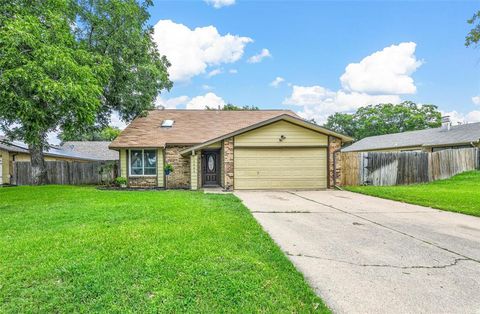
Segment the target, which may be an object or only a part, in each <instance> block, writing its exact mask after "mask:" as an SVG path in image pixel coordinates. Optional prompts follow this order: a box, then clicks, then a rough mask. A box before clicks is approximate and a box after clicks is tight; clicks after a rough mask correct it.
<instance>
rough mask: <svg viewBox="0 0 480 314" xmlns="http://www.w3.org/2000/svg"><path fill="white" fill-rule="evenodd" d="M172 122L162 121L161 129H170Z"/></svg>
mask: <svg viewBox="0 0 480 314" xmlns="http://www.w3.org/2000/svg"><path fill="white" fill-rule="evenodd" d="M174 122H175V121H173V120H163V121H162V128H171V127H172V126H173V123H174Z"/></svg>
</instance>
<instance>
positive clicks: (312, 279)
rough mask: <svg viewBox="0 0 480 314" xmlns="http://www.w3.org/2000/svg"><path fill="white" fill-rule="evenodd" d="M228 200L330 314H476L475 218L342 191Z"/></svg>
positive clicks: (478, 242) (479, 256) (479, 254)
mask: <svg viewBox="0 0 480 314" xmlns="http://www.w3.org/2000/svg"><path fill="white" fill-rule="evenodd" d="M235 194H236V195H237V196H238V197H239V198H240V199H242V200H243V202H244V203H245V205H246V206H247V207H248V208H250V209H251V211H252V213H253V215H254V216H255V218H256V219H257V220H258V221H259V222H260V224H261V225H262V226H263V228H264V229H265V230H266V231H267V232H268V233H269V234H270V235H271V237H272V238H273V239H274V240H275V242H276V243H277V244H278V245H279V246H280V247H281V248H282V250H283V251H284V252H285V253H286V254H287V255H288V257H289V258H290V259H291V260H292V262H293V263H294V264H295V266H296V267H297V269H299V270H300V271H301V272H303V274H304V275H305V277H306V278H307V280H308V282H309V283H310V284H311V285H312V287H314V289H315V291H316V292H317V293H318V294H319V295H320V297H321V298H322V299H323V300H324V301H325V302H326V303H327V305H328V306H329V307H330V308H331V309H332V310H333V311H334V312H336V313H475V314H480V219H479V218H476V217H471V216H466V215H462V214H455V213H450V212H445V211H439V210H435V209H431V208H427V207H421V206H415V205H409V204H404V203H399V202H394V201H389V200H384V199H379V198H375V197H370V196H364V195H360V194H355V193H350V192H343V191H302V192H299V191H292V192H270V191H268V192H267V191H238V192H235Z"/></svg>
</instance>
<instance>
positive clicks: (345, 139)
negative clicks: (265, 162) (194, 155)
mask: <svg viewBox="0 0 480 314" xmlns="http://www.w3.org/2000/svg"><path fill="white" fill-rule="evenodd" d="M281 120H284V121H288V122H290V123H293V124H295V125H298V126H302V127H305V128H307V129H310V130H312V131H315V132H319V133H323V134H326V135H332V136H335V137H338V138H340V139H341V140H342V141H343V142H349V141H352V140H353V139H352V138H351V137H348V136H346V135H343V134H340V133H336V132H333V131H331V130H328V129H326V128H324V127H321V126H319V125H317V124H314V123H311V122H308V121H305V120H303V119H301V118H298V117H293V116H290V115H287V114H283V115H280V116H276V117H273V118H272V119H268V120H265V121H261V122H259V123H256V124H253V125H250V126H248V127H245V128H242V129H239V130H236V131H234V132H231V133H227V134H224V135H222V136H219V137H216V138H213V139H210V140H208V141H205V142H203V143H201V144H198V145H194V146H192V147H189V148H187V149H185V150H183V151H181V152H180V154H182V155H185V154H188V153H190V152H194V151H195V150H198V149H202V148H204V147H207V146H209V145H211V144H213V143H215V142H218V141H221V140H224V139H226V138H229V137H232V136H237V135H239V134H244V133H246V132H249V131H252V130H255V129H258V128H262V127H264V126H267V125H270V124H273V123H275V122H277V121H281Z"/></svg>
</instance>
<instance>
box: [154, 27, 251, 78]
mask: <svg viewBox="0 0 480 314" xmlns="http://www.w3.org/2000/svg"><path fill="white" fill-rule="evenodd" d="M153 39H154V40H155V43H156V44H157V47H158V50H159V51H160V53H161V54H163V55H165V56H166V57H167V59H168V60H169V61H170V63H171V64H172V66H171V67H170V68H169V69H168V71H169V73H170V78H171V79H172V80H173V81H186V80H189V79H190V78H192V77H194V76H196V75H199V74H202V73H205V72H206V70H207V68H208V67H209V66H216V65H220V64H224V63H233V62H236V61H238V60H239V59H240V58H241V57H242V56H243V52H244V49H245V46H246V45H247V44H248V43H250V42H252V41H253V40H252V39H251V38H249V37H242V36H238V35H231V34H226V35H221V34H219V32H218V30H217V29H216V28H215V27H214V26H205V27H197V28H195V29H190V28H188V27H187V26H185V25H183V24H178V23H175V22H173V21H171V20H160V21H158V23H157V24H155V26H154V34H153Z"/></svg>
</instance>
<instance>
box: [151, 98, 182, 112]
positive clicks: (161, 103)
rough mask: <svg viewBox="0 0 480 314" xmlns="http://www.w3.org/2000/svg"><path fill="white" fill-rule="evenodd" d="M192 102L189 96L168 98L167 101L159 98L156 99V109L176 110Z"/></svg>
mask: <svg viewBox="0 0 480 314" xmlns="http://www.w3.org/2000/svg"><path fill="white" fill-rule="evenodd" d="M189 100H190V97H188V96H179V97H173V98H168V99H165V98H163V97H161V96H157V99H155V107H157V108H161V107H163V108H165V109H175V108H177V106H179V105H183V104H186V103H188V101H189Z"/></svg>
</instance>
